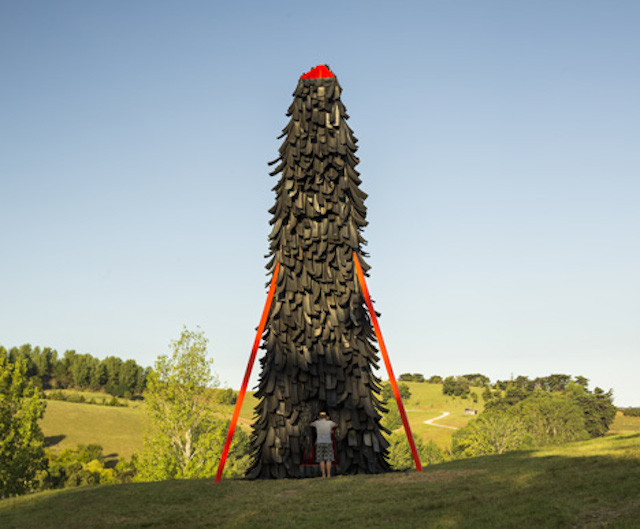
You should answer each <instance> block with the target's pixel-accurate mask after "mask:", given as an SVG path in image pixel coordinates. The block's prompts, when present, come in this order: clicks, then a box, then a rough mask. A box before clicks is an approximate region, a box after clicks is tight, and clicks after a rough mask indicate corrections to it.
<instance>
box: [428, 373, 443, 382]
mask: <svg viewBox="0 0 640 529" xmlns="http://www.w3.org/2000/svg"><path fill="white" fill-rule="evenodd" d="M427 382H428V383H429V384H442V377H441V376H440V375H432V376H431V377H429V380H427Z"/></svg>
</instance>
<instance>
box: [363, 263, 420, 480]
mask: <svg viewBox="0 0 640 529" xmlns="http://www.w3.org/2000/svg"><path fill="white" fill-rule="evenodd" d="M353 263H354V264H355V266H356V273H357V276H358V281H359V282H360V288H361V289H362V294H363V296H364V301H365V303H366V304H367V309H369V315H370V316H371V322H372V323H373V330H374V331H375V333H376V339H377V340H378V345H379V346H380V352H381V353H382V358H383V359H384V365H385V366H386V368H387V373H388V374H389V382H391V389H392V390H393V395H394V396H395V398H396V402H397V403H398V410H399V411H400V416H401V417H402V424H403V425H404V431H405V433H406V434H407V439H408V440H409V446H410V447H411V454H412V455H413V461H414V463H415V464H416V470H417V471H418V472H422V463H420V458H419V457H418V451H417V450H416V444H415V442H414V440H413V434H412V433H411V426H409V421H408V419H407V413H406V412H405V411H404V405H403V404H402V398H401V397H400V390H399V389H398V384H397V383H396V377H395V376H394V375H393V368H392V367H391V361H390V360H389V354H388V353H387V348H386V346H385V345H384V340H383V339H382V331H381V330H380V325H378V318H376V311H375V310H373V303H371V296H369V289H367V283H366V282H365V280H364V272H363V271H362V266H360V260H359V259H358V256H357V255H356V252H353Z"/></svg>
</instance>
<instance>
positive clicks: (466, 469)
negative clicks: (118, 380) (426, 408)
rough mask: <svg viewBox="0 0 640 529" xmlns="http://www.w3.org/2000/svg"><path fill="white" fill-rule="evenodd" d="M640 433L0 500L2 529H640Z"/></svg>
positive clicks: (116, 486)
mask: <svg viewBox="0 0 640 529" xmlns="http://www.w3.org/2000/svg"><path fill="white" fill-rule="evenodd" d="M638 490H640V435H638V434H630V435H629V434H628V435H619V436H616V435H611V436H607V437H605V438H602V439H596V440H592V441H586V442H580V443H571V444H568V445H564V446H560V447H555V448H553V449H547V450H539V451H531V452H512V453H509V454H506V455H503V456H489V457H481V458H475V459H469V460H462V461H453V462H450V463H446V464H442V465H435V466H431V467H427V468H426V469H425V471H424V472H422V473H418V472H415V471H409V472H397V473H388V474H382V475H377V476H346V477H335V478H332V479H331V480H322V479H307V480H279V481H258V482H250V481H242V480H239V481H231V480H229V481H222V482H221V483H219V484H217V485H214V484H213V483H212V481H211V480H193V481H169V482H161V483H148V484H132V485H115V486H101V487H96V488H85V489H75V490H74V489H72V490H62V491H56V492H49V493H39V494H35V495H32V496H27V497H22V498H18V499H15V500H5V501H2V502H0V527H3V528H4V527H7V528H14V529H22V528H31V527H38V528H42V529H48V528H54V527H55V528H58V527H66V528H69V529H75V528H83V529H84V528H86V529H92V528H101V529H102V528H111V527H116V526H117V527H124V528H133V527H154V528H155V527H157V528H165V527H167V528H168V527H190V528H192V527H195V528H199V527H251V528H255V527H260V528H281V527H282V528H297V527H326V526H330V527H331V526H344V527H367V528H374V529H375V528H379V527H380V528H382V527H384V528H388V527H394V528H396V527H398V528H409V527H411V528H413V527H426V528H442V527H455V528H473V529H496V528H514V527H518V528H520V527H522V528H529V527H535V528H543V529H544V528H552V527H554V528H555V527H581V528H583V527H584V528H589V527H618V528H624V527H638V523H637V521H638V519H640V497H639V496H638Z"/></svg>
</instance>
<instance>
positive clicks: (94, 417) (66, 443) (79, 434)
mask: <svg viewBox="0 0 640 529" xmlns="http://www.w3.org/2000/svg"><path fill="white" fill-rule="evenodd" d="M405 384H407V386H409V389H410V391H411V398H410V399H409V400H408V401H407V402H405V403H404V404H405V409H406V410H407V416H408V417H409V423H410V425H411V430H412V431H413V434H414V435H415V436H416V437H420V438H422V439H423V440H424V441H428V440H433V441H434V442H436V443H437V444H438V445H439V446H440V447H442V448H448V447H449V445H450V440H451V435H452V433H453V432H454V431H455V430H453V429H451V428H443V427H442V426H435V425H428V424H424V421H427V420H429V419H433V418H435V417H438V416H439V415H442V413H443V412H449V413H450V415H448V416H447V417H445V418H443V419H441V420H439V421H436V424H439V425H444V426H452V427H455V428H460V427H462V426H464V425H465V424H467V423H468V422H469V421H470V420H471V419H472V418H473V416H469V415H465V413H464V410H465V408H474V409H477V410H478V413H480V412H482V410H483V408H484V407H483V404H482V399H481V398H479V399H478V402H477V403H473V401H472V400H471V399H460V398H453V397H448V396H445V395H443V394H442V385H441V384H426V383H417V382H405ZM472 391H474V392H477V393H480V390H479V389H478V388H473V389H472ZM83 396H84V397H85V398H86V399H87V400H89V399H91V398H94V399H95V400H97V401H100V400H101V398H102V397H103V396H104V395H102V394H95V393H88V392H85V393H83ZM128 404H129V406H128V407H119V408H112V407H106V406H97V405H89V404H77V403H71V402H64V401H56V400H49V401H47V411H46V412H45V416H44V418H43V419H42V422H41V426H42V430H43V432H44V434H45V436H46V437H47V440H48V444H49V445H50V449H51V450H52V451H53V452H54V453H59V452H60V451H62V450H64V449H65V448H74V447H75V446H76V445H78V444H80V443H82V444H89V443H98V444H100V445H102V447H103V449H104V453H105V454H106V455H111V458H108V459H117V458H121V457H124V458H127V459H128V458H130V457H131V455H132V453H133V452H134V451H139V450H140V449H141V447H142V435H143V430H144V413H143V406H144V404H143V403H141V402H139V401H133V402H129V403H128ZM256 404H257V400H256V399H255V397H254V396H253V393H247V396H246V397H245V400H244V403H243V405H242V410H241V412H240V419H239V421H238V424H239V427H241V428H243V429H245V430H246V431H247V432H248V431H249V430H250V426H251V422H252V420H253V409H254V407H255V406H256ZM390 406H395V401H394V402H392V403H390ZM219 411H220V416H221V417H223V418H231V414H232V413H233V406H230V405H229V406H220V410H219ZM611 431H612V432H619V433H623V432H634V431H640V418H638V417H624V416H623V415H622V414H619V415H618V417H617V418H616V420H615V422H614V424H613V425H612V427H611Z"/></svg>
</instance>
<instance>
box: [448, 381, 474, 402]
mask: <svg viewBox="0 0 640 529" xmlns="http://www.w3.org/2000/svg"><path fill="white" fill-rule="evenodd" d="M442 393H444V394H445V395H449V396H453V397H463V398H466V397H465V395H469V393H471V385H470V384H469V381H468V380H467V379H466V378H464V377H455V378H454V377H447V378H445V379H444V382H443V383H442Z"/></svg>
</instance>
